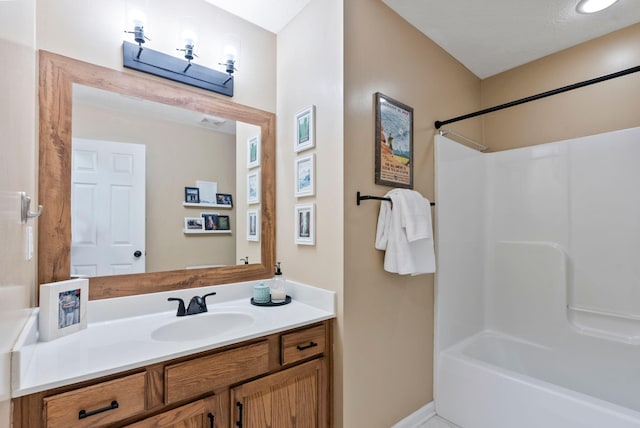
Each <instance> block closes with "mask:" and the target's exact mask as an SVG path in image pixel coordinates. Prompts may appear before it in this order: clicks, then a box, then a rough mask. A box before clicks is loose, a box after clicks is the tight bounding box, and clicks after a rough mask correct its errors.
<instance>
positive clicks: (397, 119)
mask: <svg viewBox="0 0 640 428" xmlns="http://www.w3.org/2000/svg"><path fill="white" fill-rule="evenodd" d="M375 104H376V120H375V122H376V129H375V140H376V170H375V183H376V184H382V185H385V186H392V187H402V188H406V189H413V108H411V107H409V106H407V105H405V104H402V103H401V102H399V101H396V100H394V99H393V98H391V97H388V96H386V95H383V94H381V93H380V92H376V94H375Z"/></svg>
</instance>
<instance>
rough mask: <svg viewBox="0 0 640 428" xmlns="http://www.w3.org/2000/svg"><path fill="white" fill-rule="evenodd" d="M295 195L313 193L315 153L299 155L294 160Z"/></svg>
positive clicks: (310, 194)
mask: <svg viewBox="0 0 640 428" xmlns="http://www.w3.org/2000/svg"><path fill="white" fill-rule="evenodd" d="M294 172H295V196H296V197H298V198H301V197H304V196H313V195H315V193H316V192H315V154H314V153H311V154H309V155H306V156H301V157H299V158H297V159H296V160H295V166H294Z"/></svg>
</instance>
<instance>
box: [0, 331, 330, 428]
mask: <svg viewBox="0 0 640 428" xmlns="http://www.w3.org/2000/svg"><path fill="white" fill-rule="evenodd" d="M331 326H332V321H331V320H327V321H323V322H320V323H316V324H312V325H309V326H305V327H300V328H297V329H293V330H289V331H285V332H282V333H278V334H273V335H269V336H264V337H261V338H257V339H254V340H250V341H247V342H242V343H238V344H234V345H230V346H227V347H224V348H220V349H215V350H212V351H207V352H203V353H199V354H195V355H190V356H187V357H182V358H178V359H174V360H170V361H166V362H163V363H159V364H155V365H152V366H148V367H143V368H140V369H137V370H131V371H127V372H124V373H120V374H116V375H112V376H108V377H104V378H100V379H94V380H91V381H86V382H82V383H79V384H75V385H69V386H65V387H60V388H56V389H52V390H48V391H43V392H38V393H35V394H31V395H27V396H24V397H18V398H15V399H14V400H13V404H14V412H13V415H14V421H13V422H14V424H13V427H14V428H73V427H80V428H82V427H92V428H94V427H95V428H98V427H131V428H159V427H163V428H168V427H170V428H199V427H202V428H205V427H206V428H212V427H213V428H258V427H260V428H264V427H273V428H276V427H277V428H287V427H309V428H315V427H317V428H324V427H330V426H332V422H331V419H332V414H331V395H332V394H331V381H330V379H331V376H332V375H331V367H332V356H331V346H329V345H328V344H330V343H332V328H331ZM83 413H84V414H83Z"/></svg>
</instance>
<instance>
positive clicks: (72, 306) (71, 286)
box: [38, 278, 89, 342]
mask: <svg viewBox="0 0 640 428" xmlns="http://www.w3.org/2000/svg"><path fill="white" fill-rule="evenodd" d="M88 301H89V279H88V278H74V279H69V280H66V281H58V282H51V283H47V284H41V285H40V309H39V310H40V313H39V315H38V330H39V335H40V336H39V340H40V341H43V342H47V341H50V340H54V339H57V338H59V337H62V336H67V335H69V334H72V333H76V332H78V331H80V330H83V329H85V328H87V304H88Z"/></svg>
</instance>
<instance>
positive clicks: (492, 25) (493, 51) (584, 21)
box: [383, 0, 640, 79]
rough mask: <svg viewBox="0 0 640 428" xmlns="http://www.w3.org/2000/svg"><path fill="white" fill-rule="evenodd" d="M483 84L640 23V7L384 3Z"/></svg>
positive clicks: (437, 0)
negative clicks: (587, 11) (583, 9)
mask: <svg viewBox="0 0 640 428" xmlns="http://www.w3.org/2000/svg"><path fill="white" fill-rule="evenodd" d="M383 1H384V2H385V3H386V4H387V5H388V6H389V7H391V8H392V9H394V10H395V11H396V12H397V13H398V14H400V15H401V16H402V17H403V18H404V19H406V20H407V21H408V22H410V23H411V24H412V25H414V26H415V27H416V28H418V29H419V30H420V31H422V32H423V33H424V34H426V35H427V36H428V37H429V38H430V39H431V40H433V41H434V42H436V43H437V44H438V45H440V46H441V47H442V48H443V49H444V50H446V51H447V52H449V53H450V54H451V55H452V56H453V57H454V58H456V59H457V60H458V61H460V62H461V63H462V64H464V65H465V66H466V67H467V68H468V69H469V70H471V71H472V72H473V73H474V74H476V75H477V76H478V77H480V78H483V79H484V78H486V77H489V76H492V75H494V74H497V73H500V72H502V71H506V70H509V69H511V68H513V67H516V66H519V65H522V64H525V63H527V62H530V61H533V60H536V59H538V58H542V57H544V56H547V55H549V54H552V53H554V52H558V51H561V50H563V49H566V48H568V47H571V46H575V45H577V44H580V43H582V42H585V41H587V40H590V39H594V38H596V37H599V36H602V35H604V34H607V33H610V32H612V31H615V30H618V29H620V28H624V27H627V26H629V25H632V24H635V23H637V22H640V1H639V0H620V1H619V2H618V3H616V4H614V5H613V6H611V7H610V8H608V9H605V10H604V11H602V12H599V13H595V14H591V15H584V14H580V13H578V12H576V10H575V7H576V4H577V3H578V0H422V1H417V0H383Z"/></svg>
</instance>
